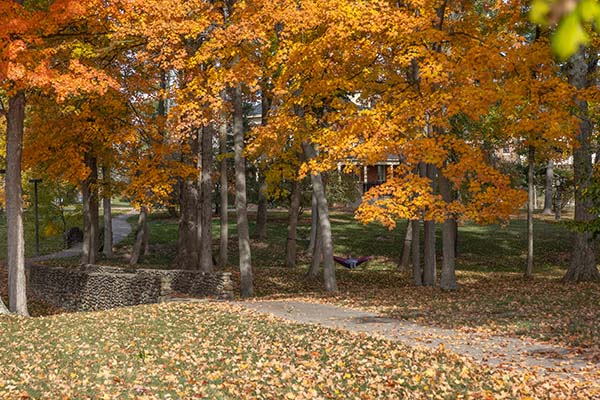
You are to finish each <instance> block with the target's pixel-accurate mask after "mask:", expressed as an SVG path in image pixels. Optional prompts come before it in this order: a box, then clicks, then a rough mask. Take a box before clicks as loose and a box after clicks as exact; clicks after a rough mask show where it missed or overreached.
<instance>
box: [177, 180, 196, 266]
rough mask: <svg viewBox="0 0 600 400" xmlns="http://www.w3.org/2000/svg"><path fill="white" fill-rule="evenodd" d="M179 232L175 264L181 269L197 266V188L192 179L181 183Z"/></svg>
mask: <svg viewBox="0 0 600 400" xmlns="http://www.w3.org/2000/svg"><path fill="white" fill-rule="evenodd" d="M179 204H180V215H179V234H178V237H177V257H176V258H175V265H176V266H177V268H181V269H196V268H198V241H197V240H198V226H197V220H198V219H197V214H198V190H197V186H196V183H195V182H194V181H193V180H192V179H185V180H183V181H182V183H181V191H180V200H179Z"/></svg>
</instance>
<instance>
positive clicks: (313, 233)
mask: <svg viewBox="0 0 600 400" xmlns="http://www.w3.org/2000/svg"><path fill="white" fill-rule="evenodd" d="M318 214H319V213H318V208H317V198H316V197H315V193H314V192H313V194H312V196H311V200H310V239H309V242H308V249H307V250H306V251H307V252H308V253H309V254H312V253H313V252H314V250H315V243H316V241H317V230H318V224H319V219H318Z"/></svg>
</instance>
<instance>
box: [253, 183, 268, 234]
mask: <svg viewBox="0 0 600 400" xmlns="http://www.w3.org/2000/svg"><path fill="white" fill-rule="evenodd" d="M258 182H259V186H258V209H257V211H256V231H255V232H254V236H255V237H256V239H258V240H265V239H266V238H267V182H266V181H265V176H264V174H263V173H260V172H259V175H258Z"/></svg>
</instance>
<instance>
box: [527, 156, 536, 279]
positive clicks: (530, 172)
mask: <svg viewBox="0 0 600 400" xmlns="http://www.w3.org/2000/svg"><path fill="white" fill-rule="evenodd" d="M534 169H535V147H533V146H529V154H528V156H527V267H526V269H525V277H527V278H530V277H531V276H532V275H533V211H534V210H535V204H534V198H533V196H534V192H535V185H534V172H535V171H534Z"/></svg>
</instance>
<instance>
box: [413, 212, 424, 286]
mask: <svg viewBox="0 0 600 400" xmlns="http://www.w3.org/2000/svg"><path fill="white" fill-rule="evenodd" d="M410 224H411V225H412V241H411V250H410V253H411V256H412V257H411V258H412V265H413V283H414V284H415V286H423V268H421V237H420V236H421V221H419V220H418V219H415V220H412V221H410Z"/></svg>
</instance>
